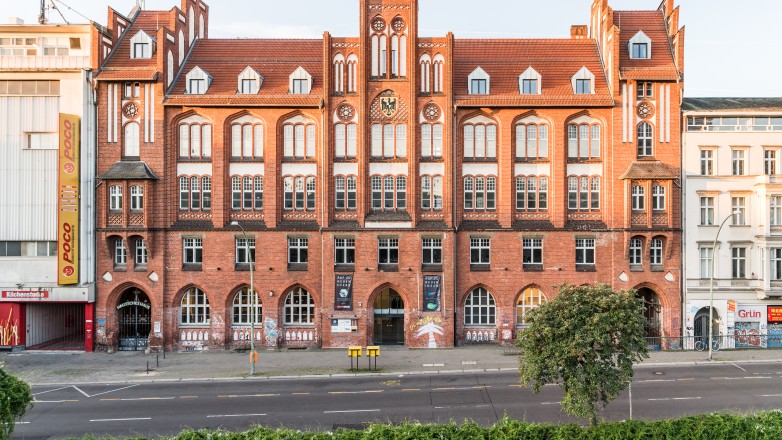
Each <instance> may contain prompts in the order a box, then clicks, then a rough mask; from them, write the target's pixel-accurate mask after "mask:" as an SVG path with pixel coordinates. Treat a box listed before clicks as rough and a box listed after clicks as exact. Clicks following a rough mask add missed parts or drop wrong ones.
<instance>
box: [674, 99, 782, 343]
mask: <svg viewBox="0 0 782 440" xmlns="http://www.w3.org/2000/svg"><path fill="white" fill-rule="evenodd" d="M682 112H683V117H684V125H683V126H684V132H683V139H682V148H683V155H682V158H683V159H682V160H683V168H684V175H685V181H684V188H685V190H684V193H685V207H684V210H683V212H684V215H685V218H684V225H685V233H684V235H683V237H684V249H685V253H684V255H685V256H684V262H683V263H684V272H685V274H686V281H685V283H686V285H685V297H684V315H685V316H684V319H685V326H684V335H689V336H692V335H694V336H702V335H706V334H707V333H708V319H709V318H708V316H709V300H710V294H709V286H710V269H711V267H710V265H711V262H712V258H713V256H714V255H715V254H716V257H717V260H716V266H715V269H714V287H713V289H714V311H715V314H714V319H715V321H714V327H715V329H714V332H715V333H716V332H717V328H718V329H719V334H721V335H728V336H732V337H731V338H726V339H725V340H723V342H722V343H723V345H729V346H730V347H734V346H735V347H746V346H750V347H752V346H765V345H766V343H767V341H766V338H758V337H755V336H758V335H767V334H768V335H769V336H770V337H769V338H768V345H769V346H778V347H782V162H780V161H781V160H782V99H780V98H685V99H684V103H683V104H682ZM732 212H737V213H738V214H736V215H734V216H733V218H728V217H730V216H731V213H732ZM726 218H728V219H727V221H726V223H725V226H724V227H723V228H722V231H721V232H720V233H719V240H718V241H717V246H716V249H715V248H714V247H713V242H714V240H715V236H716V234H717V231H718V228H719V225H720V224H721V223H722V222H723V221H724V220H725V219H726ZM724 348H728V347H724Z"/></svg>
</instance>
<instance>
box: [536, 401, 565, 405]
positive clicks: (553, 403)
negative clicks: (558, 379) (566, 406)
mask: <svg viewBox="0 0 782 440" xmlns="http://www.w3.org/2000/svg"><path fill="white" fill-rule="evenodd" d="M560 403H562V402H543V403H541V405H559V404H560Z"/></svg>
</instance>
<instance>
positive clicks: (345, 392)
mask: <svg viewBox="0 0 782 440" xmlns="http://www.w3.org/2000/svg"><path fill="white" fill-rule="evenodd" d="M383 391H384V390H369V391H329V394H364V393H382V392H383Z"/></svg>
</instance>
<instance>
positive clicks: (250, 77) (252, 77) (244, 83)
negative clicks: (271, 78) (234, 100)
mask: <svg viewBox="0 0 782 440" xmlns="http://www.w3.org/2000/svg"><path fill="white" fill-rule="evenodd" d="M261 84H263V77H262V76H261V75H260V74H259V73H258V72H256V71H255V70H253V69H252V68H251V67H250V66H247V68H245V69H244V71H242V73H241V74H240V75H239V83H238V84H237V90H238V93H239V94H240V95H255V94H256V93H258V91H259V90H261Z"/></svg>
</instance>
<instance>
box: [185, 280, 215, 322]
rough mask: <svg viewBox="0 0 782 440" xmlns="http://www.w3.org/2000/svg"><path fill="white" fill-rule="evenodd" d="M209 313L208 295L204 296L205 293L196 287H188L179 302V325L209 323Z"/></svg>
mask: <svg viewBox="0 0 782 440" xmlns="http://www.w3.org/2000/svg"><path fill="white" fill-rule="evenodd" d="M210 315H211V308H210V306H209V297H207V296H206V293H205V292H204V291H203V290H201V289H199V288H197V287H191V288H190V289H188V290H187V291H186V292H185V294H184V295H183V296H182V301H181V302H180V304H179V325H180V326H203V325H209V323H210V319H211V317H210Z"/></svg>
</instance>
